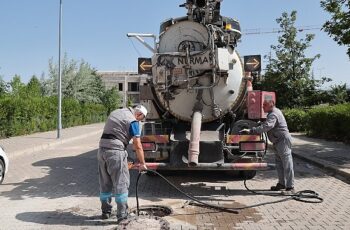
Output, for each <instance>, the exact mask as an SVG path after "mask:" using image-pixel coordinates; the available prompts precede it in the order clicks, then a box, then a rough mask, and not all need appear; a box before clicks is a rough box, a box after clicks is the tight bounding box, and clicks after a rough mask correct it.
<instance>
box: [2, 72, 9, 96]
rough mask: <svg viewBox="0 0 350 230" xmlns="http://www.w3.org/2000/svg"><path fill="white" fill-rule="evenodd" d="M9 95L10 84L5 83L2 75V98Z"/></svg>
mask: <svg viewBox="0 0 350 230" xmlns="http://www.w3.org/2000/svg"><path fill="white" fill-rule="evenodd" d="M7 93H8V84H7V83H6V82H5V81H4V79H3V78H2V76H1V75H0V97H2V96H4V95H6V94H7Z"/></svg>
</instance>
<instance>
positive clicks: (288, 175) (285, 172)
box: [273, 135, 294, 188]
mask: <svg viewBox="0 0 350 230" xmlns="http://www.w3.org/2000/svg"><path fill="white" fill-rule="evenodd" d="M273 149H274V151H275V160H276V169H277V175H278V183H280V184H282V185H284V186H286V187H287V188H294V169H293V157H292V138H291V137H290V136H289V135H288V136H286V137H284V138H283V139H281V140H280V141H278V142H277V143H275V144H273Z"/></svg>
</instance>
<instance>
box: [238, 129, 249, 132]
mask: <svg viewBox="0 0 350 230" xmlns="http://www.w3.org/2000/svg"><path fill="white" fill-rule="evenodd" d="M239 133H250V129H242V130H241V131H239Z"/></svg>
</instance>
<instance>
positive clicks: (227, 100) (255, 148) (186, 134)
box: [127, 0, 275, 178]
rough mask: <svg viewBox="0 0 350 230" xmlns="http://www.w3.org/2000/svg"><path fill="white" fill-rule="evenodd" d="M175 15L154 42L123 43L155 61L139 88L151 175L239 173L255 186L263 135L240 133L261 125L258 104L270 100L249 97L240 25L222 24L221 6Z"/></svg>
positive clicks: (198, 4) (210, 1)
mask: <svg viewBox="0 0 350 230" xmlns="http://www.w3.org/2000/svg"><path fill="white" fill-rule="evenodd" d="M180 7H184V8H185V9H186V10H187V15H186V16H184V17H179V18H170V19H167V20H165V21H164V22H162V23H161V25H160V32H159V37H157V36H155V35H153V34H137V33H129V34H128V35H127V36H128V37H132V38H136V39H137V40H139V41H140V42H141V43H142V44H144V45H145V46H146V47H147V48H148V49H149V50H151V51H152V53H153V56H152V58H151V63H150V64H149V67H150V68H151V75H150V76H149V78H148V81H147V84H145V85H143V86H140V100H141V102H142V103H143V104H144V105H145V106H146V107H148V110H149V115H148V117H147V120H146V121H145V122H144V125H143V135H142V138H141V141H142V145H143V149H144V153H145V159H146V162H147V165H148V168H150V169H154V170H239V171H240V172H242V173H244V175H245V177H249V178H252V177H254V175H255V173H256V170H264V169H268V168H269V167H270V165H269V164H267V163H266V162H265V161H264V157H265V154H266V148H267V139H266V135H245V134H242V133H241V132H240V131H241V130H242V129H244V128H252V127H254V126H257V125H258V122H259V121H261V120H262V119H264V118H266V114H264V112H263V109H262V104H263V100H264V99H265V98H270V99H271V98H275V95H274V93H273V92H262V91H253V90H252V86H251V80H252V79H251V78H250V76H249V73H247V72H244V70H243V63H242V60H241V58H240V56H239V54H238V52H237V51H236V47H237V43H238V41H239V40H240V38H241V29H240V24H239V22H238V21H237V20H235V19H232V18H229V17H225V16H221V14H220V7H221V0H187V1H186V2H185V3H184V4H182V5H180ZM144 37H151V38H153V39H154V45H153V46H151V45H149V44H148V43H147V42H145V40H144V39H143V38H144ZM143 64H144V63H143Z"/></svg>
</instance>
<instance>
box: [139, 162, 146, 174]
mask: <svg viewBox="0 0 350 230" xmlns="http://www.w3.org/2000/svg"><path fill="white" fill-rule="evenodd" d="M146 170H147V166H146V165H145V164H139V172H142V171H146Z"/></svg>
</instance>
